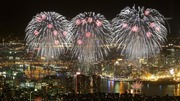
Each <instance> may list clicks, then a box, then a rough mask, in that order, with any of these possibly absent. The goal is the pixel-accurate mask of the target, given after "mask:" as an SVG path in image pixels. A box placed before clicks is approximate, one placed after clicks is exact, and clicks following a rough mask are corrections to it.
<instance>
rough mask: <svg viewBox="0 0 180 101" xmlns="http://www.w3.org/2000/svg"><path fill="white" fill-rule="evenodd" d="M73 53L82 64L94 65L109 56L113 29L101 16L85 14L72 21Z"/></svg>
mask: <svg viewBox="0 0 180 101" xmlns="http://www.w3.org/2000/svg"><path fill="white" fill-rule="evenodd" d="M69 30H70V31H71V33H72V35H73V38H72V40H73V44H74V45H73V48H72V53H73V56H74V57H77V58H78V60H79V62H80V63H85V64H94V63H96V62H98V61H101V60H103V59H104V56H107V55H108V52H109V47H108V46H107V45H108V44H109V43H110V40H111V36H112V35H111V33H112V27H111V24H110V22H109V21H108V20H106V19H105V17H104V16H103V15H101V14H99V13H98V14H95V13H94V12H84V13H80V14H79V15H77V16H75V17H74V18H73V19H72V20H71V24H70V26H69Z"/></svg>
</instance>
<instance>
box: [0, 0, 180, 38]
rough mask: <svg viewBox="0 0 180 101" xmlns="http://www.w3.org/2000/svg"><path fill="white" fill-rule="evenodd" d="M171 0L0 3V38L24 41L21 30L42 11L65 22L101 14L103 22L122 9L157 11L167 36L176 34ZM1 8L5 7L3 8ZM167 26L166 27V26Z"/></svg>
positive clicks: (174, 11) (47, 0) (173, 2)
mask: <svg viewBox="0 0 180 101" xmlns="http://www.w3.org/2000/svg"><path fill="white" fill-rule="evenodd" d="M176 4H177V2H176V1H175V0H166V1H163V0H120V1H113V2H112V1H111V2H105V1H104V2H98V1H89V2H85V1H83V0H78V1H69V2H68V1H65V0H63V1H58V0H56V1H50V0H46V1H42V0H40V1H11V2H6V1H4V2H3V3H1V13H2V15H1V17H0V18H1V25H0V26H1V28H2V29H1V30H0V37H6V36H8V35H9V34H11V35H13V36H17V37H21V38H24V36H25V28H26V26H27V25H28V23H29V22H30V20H31V19H32V18H33V17H34V16H35V15H36V14H37V13H40V12H43V11H54V12H57V13H59V14H62V15H63V16H65V17H66V18H67V19H68V20H71V18H73V17H75V16H76V15H78V14H79V13H83V12H88V11H92V12H96V13H101V14H102V15H104V16H105V18H106V19H108V20H112V19H113V18H114V17H116V15H117V14H118V13H120V11H121V10H122V9H124V8H125V7H127V6H129V7H132V6H133V5H135V6H136V7H138V6H140V7H143V6H144V7H145V8H152V9H156V10H158V11H159V12H160V13H161V14H162V15H164V17H165V18H168V20H167V21H168V23H169V25H170V30H171V32H170V34H169V36H171V35H173V36H174V35H177V34H178V33H179V27H178V26H179V25H180V20H179V19H178V17H179V14H178V13H176V12H177V11H178V5H176ZM4 6H5V7H4ZM166 24H167V23H166Z"/></svg>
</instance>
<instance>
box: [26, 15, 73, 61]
mask: <svg viewBox="0 0 180 101" xmlns="http://www.w3.org/2000/svg"><path fill="white" fill-rule="evenodd" d="M67 24H68V21H67V20H66V18H65V17H64V16H62V15H60V14H58V13H56V12H41V13H39V14H37V15H36V16H34V17H33V19H32V20H31V21H30V22H29V24H28V25H27V27H26V30H25V31H26V36H25V40H26V44H27V45H28V50H29V51H31V52H35V53H36V54H37V56H40V57H45V59H46V60H53V59H57V58H58V57H59V56H60V54H61V53H63V52H64V51H65V48H66V45H67V44H66V43H67V40H68V38H69V35H68V33H67V31H66V29H65V28H66V26H67Z"/></svg>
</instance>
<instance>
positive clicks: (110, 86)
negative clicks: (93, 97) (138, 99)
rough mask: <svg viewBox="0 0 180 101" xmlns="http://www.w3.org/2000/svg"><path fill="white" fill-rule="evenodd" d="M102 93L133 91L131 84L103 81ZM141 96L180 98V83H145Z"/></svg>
mask: <svg viewBox="0 0 180 101" xmlns="http://www.w3.org/2000/svg"><path fill="white" fill-rule="evenodd" d="M102 82H103V83H102V86H101V87H102V88H101V90H102V92H107V93H120V94H121V93H124V92H125V91H126V90H131V89H132V88H131V84H132V83H131V82H122V81H108V80H104V81H102ZM141 94H145V95H147V96H155V95H157V96H165V95H166V94H168V95H170V96H180V83H177V84H170V83H168V82H167V83H166V84H165V83H164V84H160V83H143V86H142V90H141Z"/></svg>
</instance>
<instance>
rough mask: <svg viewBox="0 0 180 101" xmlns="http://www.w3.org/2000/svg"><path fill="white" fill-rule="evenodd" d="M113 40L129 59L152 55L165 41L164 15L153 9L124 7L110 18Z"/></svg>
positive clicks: (157, 51)
mask: <svg viewBox="0 0 180 101" xmlns="http://www.w3.org/2000/svg"><path fill="white" fill-rule="evenodd" d="M112 26H113V28H114V30H113V33H114V34H113V40H112V43H113V44H116V45H117V49H118V50H121V54H122V55H124V56H125V57H127V58H129V59H137V58H149V57H154V56H155V55H156V54H157V53H159V52H160V50H161V46H162V45H163V44H164V43H165V41H166V36H167V29H166V27H165V21H164V16H163V15H161V14H160V13H159V12H158V11H157V10H155V9H150V8H147V9H144V7H142V8H140V7H138V9H136V8H135V6H133V8H130V7H126V8H124V9H123V10H121V12H120V13H119V14H118V15H117V16H116V17H115V18H114V19H112Z"/></svg>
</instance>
